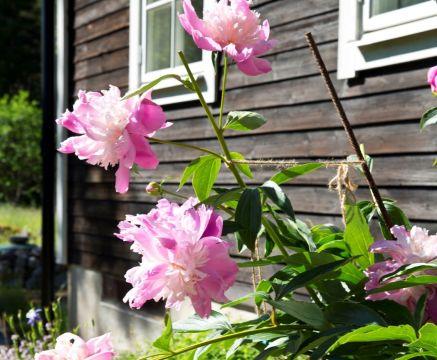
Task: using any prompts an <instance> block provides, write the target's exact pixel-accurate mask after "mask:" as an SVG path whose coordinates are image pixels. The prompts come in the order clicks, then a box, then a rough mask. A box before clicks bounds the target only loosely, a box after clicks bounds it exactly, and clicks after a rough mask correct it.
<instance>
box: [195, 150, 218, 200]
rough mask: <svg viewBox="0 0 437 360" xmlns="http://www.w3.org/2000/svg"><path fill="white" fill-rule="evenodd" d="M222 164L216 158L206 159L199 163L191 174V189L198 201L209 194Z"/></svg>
mask: <svg viewBox="0 0 437 360" xmlns="http://www.w3.org/2000/svg"><path fill="white" fill-rule="evenodd" d="M221 165H222V162H221V160H220V159H218V158H216V157H211V158H208V159H206V160H204V161H202V162H201V163H200V165H199V166H198V167H197V168H196V169H195V171H194V174H193V188H194V192H195V193H196V196H197V198H198V199H199V200H200V201H203V200H205V199H206V198H207V197H208V196H209V194H210V193H211V190H212V187H213V186H214V183H215V181H216V179H217V176H218V174H219V172H220V168H221Z"/></svg>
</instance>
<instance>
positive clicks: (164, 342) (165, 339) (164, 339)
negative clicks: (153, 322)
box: [152, 313, 173, 352]
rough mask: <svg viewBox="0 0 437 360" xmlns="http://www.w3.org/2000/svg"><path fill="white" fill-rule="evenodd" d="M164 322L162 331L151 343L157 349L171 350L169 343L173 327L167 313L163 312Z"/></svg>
mask: <svg viewBox="0 0 437 360" xmlns="http://www.w3.org/2000/svg"><path fill="white" fill-rule="evenodd" d="M164 324H165V327H164V331H163V332H162V334H161V336H160V337H159V338H157V339H156V340H155V341H154V342H153V343H152V345H153V346H154V347H156V348H157V349H161V350H164V351H168V352H171V350H170V345H171V341H172V337H173V329H172V324H171V319H170V315H169V314H168V313H166V314H165V317H164Z"/></svg>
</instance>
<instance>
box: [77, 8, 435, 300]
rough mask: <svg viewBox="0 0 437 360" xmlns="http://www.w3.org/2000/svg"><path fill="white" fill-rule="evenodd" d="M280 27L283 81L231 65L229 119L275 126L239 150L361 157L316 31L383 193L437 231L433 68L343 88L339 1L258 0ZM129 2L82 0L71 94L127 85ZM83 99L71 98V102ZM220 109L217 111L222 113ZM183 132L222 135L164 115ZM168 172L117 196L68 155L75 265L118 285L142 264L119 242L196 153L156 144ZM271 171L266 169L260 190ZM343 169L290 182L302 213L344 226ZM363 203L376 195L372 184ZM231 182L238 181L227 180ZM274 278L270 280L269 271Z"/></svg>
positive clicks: (174, 130)
mask: <svg viewBox="0 0 437 360" xmlns="http://www.w3.org/2000/svg"><path fill="white" fill-rule="evenodd" d="M254 3H255V6H257V8H258V10H259V11H260V12H261V14H262V16H264V17H267V18H268V19H269V21H270V24H271V27H272V37H273V38H276V39H278V40H279V45H278V46H277V47H276V48H275V49H274V51H273V52H271V53H270V54H269V55H268V56H266V58H267V59H269V60H270V61H271V62H272V65H273V72H271V73H270V74H267V75H264V76H259V77H247V76H245V75H244V74H242V73H241V72H239V71H238V70H237V69H236V67H234V66H232V69H231V70H230V75H229V91H228V97H227V102H226V109H227V110H255V111H257V112H260V113H261V114H263V115H264V116H265V117H266V118H267V119H268V123H267V124H266V125H265V126H264V127H262V128H260V129H258V130H257V131H255V133H253V134H252V133H251V134H249V135H247V134H242V133H237V132H235V133H231V134H229V135H230V136H229V145H230V147H231V149H232V150H234V151H238V152H241V153H243V154H245V155H246V156H247V158H253V159H255V158H274V159H276V158H277V159H285V158H298V159H307V160H311V159H318V158H322V157H330V158H343V157H345V156H347V155H349V154H350V153H351V149H350V147H349V145H348V143H347V140H346V137H345V134H344V132H343V130H342V128H341V126H340V123H339V120H338V118H337V116H336V112H335V110H334V108H333V106H332V104H331V102H330V100H329V98H328V94H327V92H326V90H325V87H324V84H323V82H322V79H321V78H320V77H319V75H318V73H317V69H316V67H315V66H314V63H313V59H312V58H311V56H310V52H309V50H308V49H307V47H306V43H305V40H304V33H305V32H307V31H311V32H312V33H313V35H314V37H315V39H316V41H317V42H318V43H319V44H320V51H321V53H322V55H323V57H324V59H325V61H326V63H327V66H328V69H329V71H330V73H331V75H332V77H333V78H334V79H335V86H336V87H337V89H338V91H339V94H340V97H341V99H342V101H343V104H344V106H345V109H346V111H347V113H348V115H349V116H350V120H351V122H352V124H353V125H354V127H355V129H356V133H357V136H358V138H359V141H360V142H362V143H364V144H365V145H366V150H367V152H368V153H369V154H370V155H372V156H373V157H374V158H375V166H374V174H375V178H376V181H377V183H378V185H379V186H380V187H381V191H382V194H383V195H384V196H387V197H391V198H394V199H396V200H398V203H399V205H400V206H401V207H402V208H404V209H405V210H406V212H407V214H408V216H409V217H410V218H411V219H412V220H413V221H414V222H415V223H419V224H425V225H426V226H429V227H430V228H433V229H434V230H436V228H437V208H436V207H435V203H436V200H437V191H436V186H437V176H436V175H437V174H436V171H435V169H432V168H431V165H432V160H433V158H434V157H435V156H436V153H437V138H436V136H435V129H430V130H426V131H423V132H422V133H421V132H420V131H419V129H418V120H419V117H420V114H421V113H422V112H423V111H424V109H426V108H427V107H430V106H431V105H432V104H434V105H435V98H432V96H431V94H430V91H429V90H428V88H427V86H426V81H425V80H426V69H427V68H428V67H429V66H430V65H431V63H430V62H418V63H413V64H409V65H403V66H396V67H392V68H385V69H380V70H378V71H373V72H368V73H364V74H362V75H361V76H360V77H359V78H358V79H356V80H354V81H353V82H349V83H348V82H347V81H338V80H336V64H337V38H338V35H337V32H338V0H255V1H254ZM128 6H129V1H128V0H75V1H74V29H73V30H72V31H73V32H74V54H73V60H72V61H73V79H72V81H73V87H74V92H75V93H76V92H77V90H78V89H87V90H100V89H103V88H106V87H107V86H108V84H114V85H117V86H119V87H121V88H122V89H124V90H126V88H127V85H128V50H129V49H128V46H129V34H128V26H129V9H128ZM72 95H73V94H72ZM214 110H215V111H217V104H215V105H214ZM166 111H167V115H168V118H169V120H171V121H173V122H174V123H175V124H174V126H173V127H171V128H170V129H167V130H165V131H163V132H162V133H160V134H159V136H160V137H161V138H165V139H171V140H184V141H187V142H190V143H195V144H197V145H201V146H204V147H212V148H216V147H217V146H216V143H215V141H214V136H213V133H212V131H211V129H210V128H209V125H208V122H207V121H206V119H205V118H204V116H203V113H202V110H201V108H200V107H199V106H198V104H197V103H195V102H192V103H186V104H182V105H178V106H170V107H166ZM154 149H155V150H156V152H157V153H158V156H159V158H160V160H161V165H160V167H159V169H158V170H157V171H154V172H150V171H142V172H141V173H140V175H138V176H135V177H134V181H133V183H132V184H131V188H130V191H129V192H128V193H127V194H125V195H118V194H116V193H115V191H114V179H113V174H109V173H107V172H105V171H103V170H101V169H100V168H96V167H90V166H87V165H84V164H83V163H80V162H79V161H77V160H75V159H73V157H70V160H69V161H70V168H69V169H70V173H69V214H70V224H69V246H70V252H69V256H70V262H71V263H76V264H81V265H83V266H85V267H89V268H95V269H98V270H100V271H102V272H103V273H104V274H105V278H107V279H114V280H116V279H120V278H121V277H122V276H123V274H124V271H125V270H126V269H128V268H129V267H131V266H132V264H133V262H134V261H136V260H137V257H136V256H134V255H132V254H130V252H129V251H128V249H127V248H128V246H127V245H126V244H122V243H121V241H119V240H117V239H116V238H114V237H113V236H112V234H113V233H114V232H115V231H116V224H117V222H118V221H119V220H122V219H123V218H124V216H125V214H136V213H140V212H144V211H147V210H148V209H149V208H150V206H151V205H152V204H153V203H154V202H155V200H156V199H153V198H150V197H148V196H147V194H146V193H145V192H144V188H145V184H147V182H148V181H151V180H160V179H162V178H163V177H167V176H168V177H169V178H170V180H169V181H168V183H169V184H170V186H174V185H175V184H177V182H178V180H177V178H178V175H179V174H180V173H181V171H182V169H183V168H184V166H185V165H186V164H187V162H188V161H189V160H190V159H192V158H193V157H194V156H196V155H198V154H196V153H195V152H192V151H181V150H180V149H176V148H173V147H170V146H166V145H155V146H154ZM271 173H272V172H271V171H270V170H268V169H256V171H255V175H256V178H257V179H258V182H260V181H263V180H265V179H267V178H268V176H269V175H270V174H271ZM333 176H334V172H333V170H319V171H318V172H315V173H313V174H312V175H310V176H307V177H303V178H298V179H296V180H295V181H294V182H293V183H291V184H289V185H287V187H286V191H287V192H288V194H289V195H290V198H291V200H292V202H293V205H294V207H295V210H296V211H297V213H298V215H299V217H300V218H302V219H306V220H309V221H312V222H325V221H326V222H339V220H340V217H339V213H340V211H339V207H338V201H337V198H336V195H335V194H334V193H332V192H330V191H329V190H328V189H327V183H328V181H329V179H331V178H332V177H333ZM357 181H358V183H359V184H360V185H363V186H362V187H360V189H359V190H358V192H357V194H358V196H359V197H361V198H366V197H368V192H367V190H366V187H365V186H364V185H365V184H364V182H363V181H362V179H360V178H357ZM220 182H221V183H222V184H223V185H226V184H230V183H232V177H231V175H230V174H229V173H225V174H223V175H222V176H221V178H220ZM266 275H268V274H266ZM239 281H240V286H237V287H235V288H234V290H233V292H234V294H231V296H237V295H238V294H241V293H242V292H243V291H245V289H247V287H250V285H249V283H250V273H243V274H241V276H240V279H239Z"/></svg>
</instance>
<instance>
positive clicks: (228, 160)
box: [178, 51, 246, 188]
mask: <svg viewBox="0 0 437 360" xmlns="http://www.w3.org/2000/svg"><path fill="white" fill-rule="evenodd" d="M178 54H179V57H180V58H181V61H182V63H183V64H184V66H185V69H186V70H187V74H188V77H189V78H190V81H191V83H192V85H193V87H194V91H195V92H196V94H197V96H198V98H199V101H200V103H201V105H202V107H203V108H204V110H205V113H206V116H207V117H208V120H209V122H210V123H211V126H212V128H213V130H214V133H215V135H216V137H217V140H218V141H219V143H220V146H221V148H222V150H223V153H224V155H225V158H226V165H227V166H228V168H229V170H230V171H231V172H232V173H233V174H234V176H235V179H236V180H237V182H238V185H240V186H241V187H243V188H244V187H246V184H245V183H244V180H243V178H242V177H241V175H240V173H239V172H238V169H237V167H236V166H235V164H234V163H233V162H232V157H231V153H230V151H229V148H228V145H227V144H226V141H225V139H224V137H223V134H222V132H221V131H220V129H219V127H218V126H217V124H216V122H215V119H214V116H213V115H212V112H211V109H210V108H209V106H208V104H207V103H206V101H205V98H204V97H203V94H202V91H201V90H200V87H199V84H198V83H197V81H196V79H195V78H194V75H193V72H192V71H191V69H190V66H189V65H188V62H187V59H186V58H185V55H184V53H183V52H182V51H179V52H178Z"/></svg>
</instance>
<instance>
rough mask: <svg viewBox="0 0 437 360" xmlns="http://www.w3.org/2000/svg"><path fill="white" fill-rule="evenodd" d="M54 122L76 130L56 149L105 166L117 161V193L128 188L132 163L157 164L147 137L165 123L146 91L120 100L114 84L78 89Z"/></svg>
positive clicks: (114, 163)
mask: <svg viewBox="0 0 437 360" xmlns="http://www.w3.org/2000/svg"><path fill="white" fill-rule="evenodd" d="M57 123H58V124H59V125H62V126H64V127H65V128H67V129H68V130H70V131H72V132H74V133H76V134H80V135H78V136H72V137H70V138H68V139H67V140H65V141H64V142H63V143H62V144H61V147H60V148H59V151H61V152H63V153H74V154H76V156H77V157H78V158H79V159H81V160H86V161H87V162H88V163H89V164H92V165H99V166H102V167H104V168H105V169H107V168H108V166H117V165H118V169H117V172H116V182H115V189H116V191H117V192H120V193H124V192H126V191H127V190H128V188H129V178H130V169H131V168H132V166H133V165H134V164H136V165H138V166H139V167H142V168H144V169H155V168H156V167H157V165H158V159H157V157H156V155H155V153H154V152H153V151H152V149H151V147H150V144H149V142H148V141H147V137H151V136H153V134H154V133H155V132H156V131H157V130H159V129H162V128H164V127H166V126H168V123H166V121H165V114H164V112H163V110H162V108H161V107H160V106H158V105H157V104H155V103H154V102H153V101H152V99H151V94H150V93H147V94H145V95H144V96H143V97H141V98H140V97H133V98H130V99H127V100H123V99H122V98H121V96H120V90H119V89H118V88H117V87H115V86H110V88H109V90H103V91H102V92H85V91H79V95H78V99H77V101H76V102H75V103H74V105H73V111H72V112H70V111H68V110H67V111H66V112H65V113H64V114H63V116H62V117H61V118H60V119H58V120H57Z"/></svg>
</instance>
